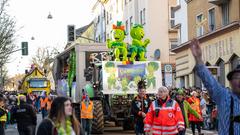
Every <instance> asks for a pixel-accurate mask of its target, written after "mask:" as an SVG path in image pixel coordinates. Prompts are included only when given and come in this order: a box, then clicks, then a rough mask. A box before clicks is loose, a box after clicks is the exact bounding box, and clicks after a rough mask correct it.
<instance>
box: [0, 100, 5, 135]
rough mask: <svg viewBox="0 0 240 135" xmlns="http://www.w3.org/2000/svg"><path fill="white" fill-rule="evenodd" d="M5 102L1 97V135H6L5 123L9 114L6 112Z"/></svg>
mask: <svg viewBox="0 0 240 135" xmlns="http://www.w3.org/2000/svg"><path fill="white" fill-rule="evenodd" d="M4 106H5V100H4V98H3V97H0V135H5V130H4V128H5V122H6V121H7V112H6V110H5V107H4Z"/></svg>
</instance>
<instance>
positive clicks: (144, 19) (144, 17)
mask: <svg viewBox="0 0 240 135" xmlns="http://www.w3.org/2000/svg"><path fill="white" fill-rule="evenodd" d="M145 23H146V10H145V8H144V9H143V13H142V24H143V25H144V24H145Z"/></svg>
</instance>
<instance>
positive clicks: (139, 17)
mask: <svg viewBox="0 0 240 135" xmlns="http://www.w3.org/2000/svg"><path fill="white" fill-rule="evenodd" d="M168 4H169V3H168V0H124V14H123V21H124V22H125V26H126V31H127V33H128V35H127V38H126V42H130V43H131V38H130V34H129V32H130V27H131V26H132V25H134V24H135V23H136V24H142V25H143V27H144V30H145V37H144V39H146V38H149V39H150V40H151V43H150V44H149V45H148V47H147V58H148V60H153V59H154V52H155V50H156V49H159V50H160V54H161V56H160V60H161V62H162V63H169V62H170V59H169V49H170V48H169V36H168V30H169V18H168V6H169V5H168Z"/></svg>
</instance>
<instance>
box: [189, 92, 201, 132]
mask: <svg viewBox="0 0 240 135" xmlns="http://www.w3.org/2000/svg"><path fill="white" fill-rule="evenodd" d="M191 95H192V97H190V98H189V99H188V102H189V104H190V105H191V108H192V109H193V110H195V111H196V112H197V113H198V114H200V116H201V117H202V112H201V109H200V100H199V99H198V98H197V97H198V96H199V94H198V93H197V92H196V91H193V92H192V93H191ZM189 121H190V123H191V128H192V133H193V135H195V127H196V126H197V129H198V134H201V123H202V119H199V118H197V117H195V116H194V115H192V114H189Z"/></svg>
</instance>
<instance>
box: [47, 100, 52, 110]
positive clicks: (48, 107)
mask: <svg viewBox="0 0 240 135" xmlns="http://www.w3.org/2000/svg"><path fill="white" fill-rule="evenodd" d="M51 105H52V101H50V100H48V101H47V110H48V111H49V110H50V109H51Z"/></svg>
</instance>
